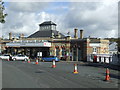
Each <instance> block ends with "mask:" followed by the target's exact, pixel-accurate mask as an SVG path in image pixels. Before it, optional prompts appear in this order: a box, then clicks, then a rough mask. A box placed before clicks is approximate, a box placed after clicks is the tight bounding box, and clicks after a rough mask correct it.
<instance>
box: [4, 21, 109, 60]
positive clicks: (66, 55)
mask: <svg viewBox="0 0 120 90" xmlns="http://www.w3.org/2000/svg"><path fill="white" fill-rule="evenodd" d="M56 26H57V25H56V24H55V23H53V22H52V21H45V22H43V23H41V24H39V30H38V31H37V32H35V33H33V34H31V35H30V36H28V37H24V34H21V36H20V38H19V39H18V40H16V39H14V40H13V39H12V33H9V39H10V40H11V41H10V42H9V43H6V47H5V48H6V49H5V52H6V53H8V54H12V55H16V54H24V55H27V56H29V57H30V58H36V57H37V56H38V53H39V52H41V53H42V57H47V56H57V57H58V58H60V59H62V60H65V61H81V60H82V61H87V55H89V54H109V40H105V39H100V38H84V36H83V32H84V30H79V31H78V29H74V37H71V36H70V35H67V36H66V35H64V34H62V33H61V32H59V31H57V30H56ZM78 33H80V37H78Z"/></svg>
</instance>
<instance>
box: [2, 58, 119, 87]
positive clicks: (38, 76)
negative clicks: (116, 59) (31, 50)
mask: <svg viewBox="0 0 120 90" xmlns="http://www.w3.org/2000/svg"><path fill="white" fill-rule="evenodd" d="M75 63H76V64H77V66H78V67H77V68H78V74H74V73H73V72H74V64H75ZM2 65H3V67H2V68H3V70H2V73H3V84H2V85H3V86H2V87H3V88H118V85H119V82H118V81H119V79H120V76H119V74H118V73H119V70H117V69H113V68H109V70H110V80H109V81H105V75H106V68H107V67H108V66H105V67H104V66H101V65H99V64H98V63H90V64H88V63H85V62H64V61H60V62H56V68H52V62H41V61H39V63H38V64H37V65H36V63H35V61H31V62H30V63H28V62H27V61H23V62H21V61H4V60H3V61H2Z"/></svg>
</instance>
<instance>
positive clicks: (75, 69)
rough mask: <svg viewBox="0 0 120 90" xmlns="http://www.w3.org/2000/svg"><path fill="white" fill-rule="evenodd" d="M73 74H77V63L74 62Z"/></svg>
mask: <svg viewBox="0 0 120 90" xmlns="http://www.w3.org/2000/svg"><path fill="white" fill-rule="evenodd" d="M73 73H74V74H77V73H78V70H77V64H74V72H73Z"/></svg>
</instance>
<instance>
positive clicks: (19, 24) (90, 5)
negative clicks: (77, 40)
mask: <svg viewBox="0 0 120 90" xmlns="http://www.w3.org/2000/svg"><path fill="white" fill-rule="evenodd" d="M59 3H60V4H59ZM59 3H57V4H55V3H54V2H53V3H51V2H50V3H49V2H26V3H23V2H10V3H8V4H7V6H6V7H7V8H6V12H7V13H8V16H7V17H6V23H5V24H4V25H3V27H2V30H3V35H4V36H6V37H8V33H9V32H12V33H13V34H14V35H16V36H19V34H20V33H24V34H25V35H26V36H29V35H30V34H32V33H34V32H36V31H38V30H39V24H40V23H42V22H44V21H48V20H51V21H53V22H55V23H56V24H57V30H59V31H60V32H62V33H64V34H66V33H67V32H68V31H70V34H71V35H72V36H73V35H74V28H78V29H81V28H82V29H84V36H85V37H88V36H93V37H117V33H118V31H117V30H118V28H117V25H118V22H117V20H118V18H117V17H118V14H117V13H118V12H117V8H118V7H117V3H113V2H112V3H105V2H77V3H75V2H69V3H64V4H63V3H62V2H59ZM78 35H79V33H78Z"/></svg>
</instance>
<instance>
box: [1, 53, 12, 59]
mask: <svg viewBox="0 0 120 90" xmlns="http://www.w3.org/2000/svg"><path fill="white" fill-rule="evenodd" d="M0 59H5V60H10V59H11V55H9V54H4V55H0Z"/></svg>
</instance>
